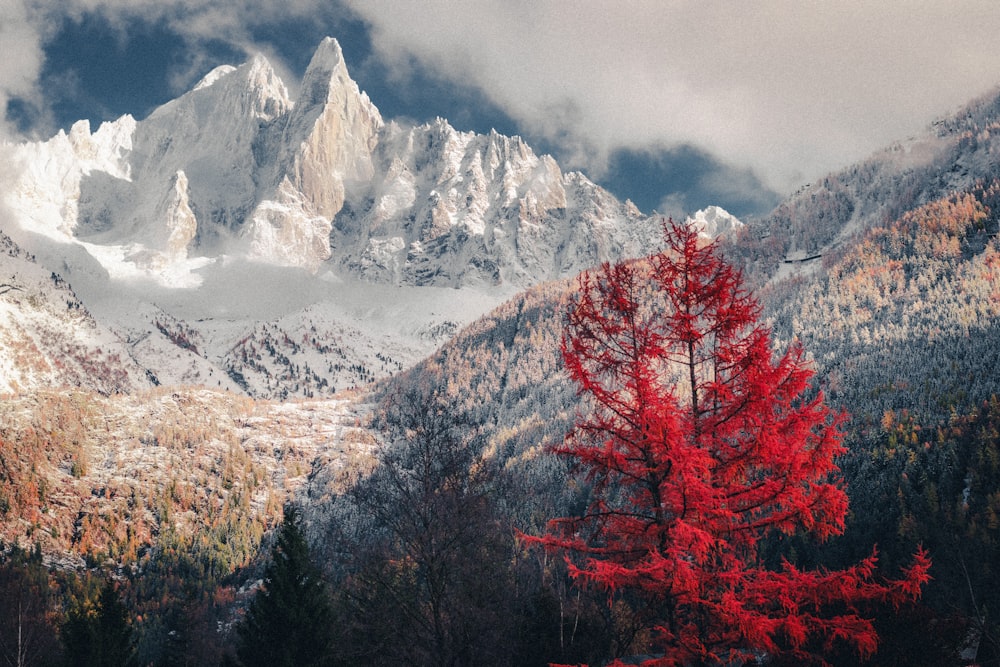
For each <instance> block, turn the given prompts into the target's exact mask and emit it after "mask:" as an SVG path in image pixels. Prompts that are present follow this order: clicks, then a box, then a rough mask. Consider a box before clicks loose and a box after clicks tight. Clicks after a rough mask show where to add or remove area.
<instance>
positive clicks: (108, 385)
mask: <svg viewBox="0 0 1000 667" xmlns="http://www.w3.org/2000/svg"><path fill="white" fill-rule="evenodd" d="M0 276H2V278H0V394H6V393H12V392H17V391H20V390H30V389H32V388H35V387H46V386H60V385H70V386H78V387H84V388H87V389H91V390H93V391H97V392H99V393H102V394H114V393H119V392H129V391H133V390H135V389H139V388H142V387H147V386H149V385H150V380H149V379H148V377H147V376H146V374H145V373H144V372H143V370H142V369H141V368H140V367H139V366H138V365H137V364H136V363H135V362H134V360H133V359H131V357H130V356H129V354H128V350H127V348H126V347H125V346H124V345H123V344H122V342H121V341H120V340H119V339H118V338H117V337H116V336H115V335H114V334H112V333H111V332H110V331H109V330H108V329H107V328H105V327H103V326H101V325H100V324H98V323H97V322H96V321H95V320H94V318H93V317H91V315H90V313H89V312H87V309H86V308H85V307H84V305H83V304H82V303H81V302H80V300H79V299H78V298H77V296H76V294H75V293H74V292H73V290H72V289H71V288H70V286H69V285H68V284H67V283H66V281H65V280H63V278H62V277H61V276H59V275H58V274H57V273H55V272H53V271H49V270H47V269H45V268H43V267H42V266H40V265H39V264H38V263H37V262H36V261H35V260H34V258H33V257H32V256H31V255H29V254H28V253H27V252H25V251H24V250H22V249H21V248H20V247H18V245H17V244H16V243H14V241H13V240H11V239H10V238H9V237H8V236H6V235H5V234H3V233H2V232H0Z"/></svg>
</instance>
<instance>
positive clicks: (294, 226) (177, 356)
mask: <svg viewBox="0 0 1000 667" xmlns="http://www.w3.org/2000/svg"><path fill="white" fill-rule="evenodd" d="M298 89H299V93H298V94H297V96H296V97H295V98H294V99H293V98H292V97H291V96H290V95H289V93H288V88H287V87H286V85H285V84H284V82H283V81H282V80H281V79H280V78H279V77H278V75H277V74H276V73H275V71H274V69H273V68H272V67H271V65H270V63H268V61H267V60H266V59H265V58H264V57H263V56H255V57H254V58H252V59H251V60H250V61H249V62H247V63H244V64H242V65H240V66H239V67H232V66H221V67H218V68H216V69H214V70H212V71H211V72H209V73H208V74H207V75H206V76H205V77H204V78H203V79H202V80H201V81H200V82H199V83H198V84H197V85H196V86H195V87H194V88H193V89H192V90H190V91H189V92H187V93H185V94H184V95H181V96H180V97H178V98H177V99H175V100H172V101H170V102H168V103H166V104H164V105H163V106H161V107H159V108H157V109H156V110H154V111H153V112H152V113H151V114H150V115H149V116H148V117H147V118H145V119H142V120H136V119H135V118H133V117H131V116H127V115H126V116H123V117H121V118H119V119H117V120H115V121H113V122H106V123H103V124H102V125H101V126H100V127H99V128H97V129H96V130H92V128H91V127H90V125H89V123H88V122H87V121H80V122H78V123H76V124H74V125H73V126H72V128H71V129H70V131H69V132H68V133H66V132H60V133H59V134H57V135H56V136H54V137H52V138H51V139H49V140H47V141H40V142H29V143H24V144H19V145H8V146H3V147H0V149H2V150H3V152H4V153H5V154H6V155H7V158H8V162H9V163H10V164H11V165H13V172H14V175H13V177H11V178H9V179H8V180H9V181H10V183H8V184H7V185H6V187H5V188H4V191H3V192H0V195H2V202H0V203H2V206H3V208H4V209H5V210H6V211H7V212H8V213H9V214H10V215H9V216H8V217H9V218H12V219H13V221H15V222H16V224H7V225H5V227H4V229H6V230H7V232H8V233H9V234H10V235H11V236H12V237H14V239H15V240H16V241H17V242H18V243H20V244H21V245H22V246H23V247H24V248H26V249H27V250H28V251H29V252H32V253H34V254H36V255H37V257H38V259H39V263H40V264H41V265H43V266H45V267H46V268H49V269H51V270H52V271H54V272H55V273H56V274H58V275H59V276H60V277H61V279H63V280H66V281H67V282H69V283H70V284H72V286H73V288H74V289H75V290H76V293H77V294H78V295H79V297H80V299H81V301H82V302H83V304H84V305H85V306H86V308H87V309H88V311H89V313H91V314H93V317H95V318H96V319H97V320H98V321H100V322H102V323H105V324H106V325H107V326H108V327H110V329H111V330H113V331H114V332H115V333H116V334H117V336H118V337H119V339H120V340H121V342H122V344H123V345H124V346H125V347H126V349H127V350H128V353H129V355H131V358H133V359H135V360H136V362H137V363H138V364H139V366H141V367H142V368H144V369H146V370H147V371H148V377H149V378H151V379H152V380H153V381H154V382H162V383H168V384H173V383H195V384H198V383H208V384H210V385H212V386H217V387H223V388H230V389H241V390H243V391H246V392H247V393H249V394H251V395H255V396H273V397H281V396H287V395H296V394H297V395H307V396H308V395H314V394H315V393H316V392H317V391H319V392H320V393H324V392H332V391H333V390H334V389H339V388H343V387H349V386H354V385H360V384H364V383H366V382H367V381H369V380H371V379H372V378H373V377H380V376H382V375H384V374H387V373H390V372H393V370H395V369H398V368H400V367H403V366H408V365H410V364H412V363H413V362H415V361H416V360H418V359H419V358H421V357H422V356H424V355H425V354H427V353H428V352H430V351H431V350H432V349H434V347H436V346H437V345H439V344H440V343H441V342H442V341H443V340H444V339H445V337H447V336H448V335H450V333H452V332H454V331H455V330H456V328H457V327H458V326H461V325H463V324H465V323H467V322H469V321H471V319H473V318H475V317H477V316H479V315H481V314H482V313H484V312H485V311H486V310H488V309H490V308H492V307H493V306H495V305H497V304H498V303H500V302H501V301H502V300H503V299H505V298H507V297H509V296H510V295H512V294H513V293H515V292H516V291H518V290H520V289H523V288H525V287H527V286H530V285H533V284H536V283H538V282H542V281H545V280H551V279H556V278H561V277H565V276H569V275H573V274H575V273H577V272H579V271H580V270H582V269H584V268H587V267H589V266H593V265H595V264H598V263H599V262H601V261H604V260H607V259H616V258H620V257H624V256H638V255H643V254H647V253H648V252H650V251H651V250H652V249H654V247H655V245H656V244H657V243H658V242H659V235H660V231H659V223H658V222H657V221H656V220H654V219H652V218H646V217H644V216H643V215H642V214H641V213H640V212H639V211H638V210H637V209H636V208H635V207H634V206H633V205H632V204H631V203H629V202H625V203H622V202H619V201H618V200H617V199H616V198H615V197H614V196H612V195H611V194H610V193H608V192H606V191H605V190H603V189H602V188H600V187H599V186H597V185H595V184H594V183H593V182H592V181H590V180H589V179H588V178H587V177H586V176H584V175H583V174H580V173H575V172H574V173H564V172H562V171H561V170H560V168H559V166H558V165H557V164H556V162H555V161H554V160H553V159H552V158H551V157H549V156H544V155H543V156H538V155H536V154H535V153H534V152H533V151H532V149H531V148H530V147H529V146H528V145H527V144H526V143H525V142H524V141H523V140H522V139H520V138H518V137H506V136H502V135H500V134H497V133H496V132H492V133H490V134H488V135H479V134H475V133H471V132H460V131H458V130H456V129H455V128H453V127H452V126H451V125H450V124H449V123H448V122H447V121H446V120H443V119H438V120H436V121H434V122H431V123H427V124H424V125H419V126H408V125H403V124H401V123H399V122H395V121H386V120H384V119H383V118H382V116H381V114H380V113H379V111H378V109H377V108H376V107H375V105H374V104H373V103H372V102H371V100H369V98H368V96H367V95H366V94H365V93H363V92H362V91H361V90H360V89H359V87H358V85H357V84H356V83H355V82H354V81H353V80H352V79H351V78H350V75H349V74H348V72H347V68H346V66H345V63H344V59H343V55H342V53H341V50H340V46H339V45H338V43H337V42H336V40H334V39H329V38H328V39H326V40H324V41H323V42H322V44H320V46H319V47H318V49H317V50H316V52H315V55H314V56H313V58H312V60H311V62H310V64H309V66H308V68H307V69H306V72H305V74H304V76H303V79H302V82H301V85H300V86H299V87H298ZM456 288H457V291H456ZM307 309H308V310H307ZM331 350H336V351H337V354H336V355H335V356H337V359H336V360H333V361H331V360H329V359H326V358H324V357H325V356H327V353H328V352H329V351H331Z"/></svg>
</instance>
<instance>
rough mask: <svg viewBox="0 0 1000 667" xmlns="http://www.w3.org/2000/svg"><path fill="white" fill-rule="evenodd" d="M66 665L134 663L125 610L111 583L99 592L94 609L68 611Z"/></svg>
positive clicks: (119, 665) (93, 666)
mask: <svg viewBox="0 0 1000 667" xmlns="http://www.w3.org/2000/svg"><path fill="white" fill-rule="evenodd" d="M62 637H63V645H64V646H65V647H66V664H67V665H69V666H70V667H123V666H125V665H132V664H135V646H134V643H133V641H132V627H131V626H130V625H129V620H128V610H127V609H126V608H125V605H124V604H122V601H121V598H119V596H118V591H117V590H116V589H115V585H114V583H113V582H111V581H108V582H107V583H105V585H104V587H103V588H102V589H101V594H100V597H99V598H98V600H97V604H96V607H90V606H89V605H87V604H84V605H82V606H81V607H79V608H77V609H75V610H73V611H71V612H70V614H69V617H68V618H67V619H66V622H65V623H64V624H63V626H62Z"/></svg>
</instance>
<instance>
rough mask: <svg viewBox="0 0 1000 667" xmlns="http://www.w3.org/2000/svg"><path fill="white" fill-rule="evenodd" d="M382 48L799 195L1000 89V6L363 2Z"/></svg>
mask: <svg viewBox="0 0 1000 667" xmlns="http://www.w3.org/2000/svg"><path fill="white" fill-rule="evenodd" d="M350 4H351V6H352V7H353V8H354V10H355V11H356V12H358V14H359V15H361V16H362V17H363V18H364V20H366V21H367V22H368V23H369V24H370V25H371V27H372V31H373V41H374V45H375V48H376V49H377V52H378V53H379V54H380V56H381V57H382V58H383V59H385V60H386V61H387V62H389V63H396V64H397V66H398V67H400V68H405V67H406V64H407V63H408V62H411V61H412V59H416V60H418V61H419V62H421V63H422V64H423V65H425V66H429V67H431V68H433V69H436V70H439V71H440V72H442V73H444V74H445V75H447V76H449V77H452V78H454V79H456V80H459V81H461V82H463V83H466V84H469V85H474V86H477V87H479V88H481V89H482V90H484V91H485V92H486V94H487V95H488V96H489V97H490V98H491V99H492V100H493V101H494V102H495V103H496V104H498V105H499V106H500V107H501V108H503V109H504V110H505V111H506V112H507V113H509V114H510V115H511V116H512V117H513V118H515V119H516V120H517V121H519V122H520V123H522V124H523V125H524V126H525V127H528V128H531V130H532V131H533V132H537V133H540V134H544V135H547V136H566V135H568V136H569V137H572V138H573V139H575V140H576V141H578V142H580V145H581V147H583V148H585V149H588V150H590V151H596V152H597V153H598V154H601V153H603V152H606V151H607V150H609V149H613V148H615V147H619V146H628V147H632V148H641V147H643V146H651V145H657V144H659V145H667V146H670V145H676V144H678V143H692V144H694V145H696V146H699V147H702V148H704V149H706V150H708V151H710V152H712V153H713V154H715V155H716V156H718V157H720V158H721V159H723V160H726V161H729V162H731V163H733V164H735V165H740V166H743V165H746V166H750V167H752V168H754V169H755V170H757V171H758V173H760V174H761V175H762V176H763V177H764V178H765V180H766V182H767V183H768V184H769V185H771V186H772V187H775V188H776V189H778V190H782V191H787V190H789V189H792V188H794V187H796V186H797V185H800V184H801V183H802V182H803V181H804V180H810V179H813V178H815V177H816V176H819V175H822V174H823V173H825V172H826V171H829V170H831V169H834V168H837V167H840V166H844V165H846V164H848V163H850V162H852V161H855V160H857V159H859V158H862V157H865V156H866V155H867V154H869V153H870V152H872V151H873V150H876V149H878V148H879V147H881V146H883V145H885V144H887V143H890V142H892V141H894V140H897V139H903V138H905V137H906V136H908V135H909V134H912V133H914V132H916V131H919V130H920V129H921V128H922V127H923V126H925V125H926V124H927V123H929V122H930V121H931V120H933V119H934V118H935V117H937V116H940V115H943V114H946V113H949V112H951V111H953V110H954V109H956V108H957V107H959V106H961V105H962V104H964V103H965V102H968V101H970V100H971V99H972V98H974V97H976V96H979V95H981V94H984V93H986V92H988V91H990V90H992V89H993V87H995V86H997V85H998V84H1000V48H998V46H997V35H1000V5H998V4H997V3H996V2H995V0H955V1H945V0H924V1H920V0H882V1H881V2H877V3H876V2H870V1H868V0H840V1H838V2H825V3H820V2H801V1H800V0H770V1H756V2H740V1H736V0H706V1H703V2H687V1H683V0H680V1H676V0H634V1H631V2H597V1H593V0H584V1H582V2H581V1H580V0H572V1H551V0H550V1H548V2H537V1H533V0H527V1H511V0H422V1H421V2H398V1H394V0H350Z"/></svg>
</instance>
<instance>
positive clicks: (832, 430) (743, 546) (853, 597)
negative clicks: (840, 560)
mask: <svg viewBox="0 0 1000 667" xmlns="http://www.w3.org/2000/svg"><path fill="white" fill-rule="evenodd" d="M664 233H665V239H666V245H667V247H666V248H665V249H664V251H663V252H661V253H660V254H657V255H655V256H653V257H652V258H650V259H648V260H643V261H636V262H629V263H624V264H618V265H608V264H605V265H604V266H603V267H602V268H601V270H600V271H598V272H596V273H594V274H585V275H583V276H581V278H580V290H579V293H578V296H577V297H576V298H575V300H574V302H573V303H572V304H571V306H570V308H569V312H568V314H567V317H566V328H565V331H564V335H563V348H562V351H563V358H564V361H565V365H566V368H567V369H568V372H569V374H570V376H571V377H572V379H573V380H574V381H575V382H576V383H577V384H578V387H579V392H580V393H581V394H582V395H583V396H584V398H586V399H589V406H588V408H589V409H588V410H587V411H586V412H581V415H580V417H579V419H578V421H577V424H576V427H575V429H574V430H573V431H572V432H571V433H570V434H569V435H568V436H567V439H566V441H565V443H564V445H562V446H561V447H560V448H559V449H558V450H557V451H558V452H559V453H560V454H563V455H565V456H569V457H572V458H573V459H575V461H576V462H577V463H578V465H579V466H580V467H581V468H582V469H583V470H585V471H586V473H587V475H588V478H589V479H590V480H591V481H592V482H593V497H594V498H595V499H594V500H593V501H592V504H591V505H590V507H589V509H588V511H587V512H586V513H585V514H584V516H582V517H576V518H562V519H556V520H554V521H552V522H550V524H549V529H548V534H547V535H545V536H543V537H538V538H529V539H530V540H532V541H534V542H536V543H541V544H543V545H544V546H546V547H547V548H550V549H555V550H561V551H565V552H569V554H568V556H569V555H572V556H575V558H570V560H571V561H572V562H571V563H570V568H571V573H572V575H573V577H574V578H575V579H576V581H577V582H578V583H579V584H584V585H594V586H597V587H599V588H602V589H605V590H607V591H608V592H609V594H610V595H612V596H613V595H615V594H616V593H619V592H621V593H625V594H627V596H628V597H629V598H631V599H634V600H638V601H640V603H639V605H638V606H637V610H638V611H639V613H641V614H643V615H644V620H645V625H646V628H647V639H648V645H647V647H646V650H648V651H650V652H653V653H655V654H656V655H659V656H661V657H657V658H653V659H650V660H647V661H646V662H645V663H643V664H644V665H690V664H696V663H707V664H712V663H716V662H718V663H724V664H725V663H727V662H728V661H731V660H738V659H741V658H742V659H747V658H751V657H753V656H759V655H760V654H761V653H766V654H771V655H775V654H779V653H785V654H791V655H793V656H795V657H797V658H798V659H801V660H803V661H805V660H807V659H815V660H816V661H818V662H821V663H822V662H823V661H822V659H821V658H818V657H816V656H813V655H812V654H810V653H809V652H808V651H807V650H806V647H807V646H809V645H811V646H815V645H817V642H818V643H819V645H820V646H823V645H826V646H829V645H830V644H831V643H832V642H834V641H840V640H842V641H845V642H849V643H851V644H853V646H854V647H855V648H856V650H857V651H858V653H859V654H860V655H862V656H868V655H871V654H872V653H874V651H875V649H876V645H877V635H876V633H875V631H874V629H873V627H872V624H871V623H870V622H869V621H868V620H867V619H865V618H864V617H863V616H862V615H861V614H860V613H859V612H858V611H857V608H856V605H857V604H859V603H862V602H867V601H873V600H875V601H888V602H891V603H893V604H900V603H902V602H903V601H905V600H908V599H911V598H914V597H916V596H917V595H919V592H920V587H921V585H922V584H923V583H924V582H926V581H927V579H928V576H927V569H928V567H929V565H930V563H929V561H928V559H927V557H926V555H925V554H924V553H923V552H922V551H921V552H918V554H917V555H916V558H915V562H914V564H913V565H912V566H911V568H909V570H907V572H906V573H905V575H904V577H903V578H902V579H901V580H899V581H892V582H884V581H877V580H876V579H875V577H874V575H875V565H876V562H875V561H876V558H875V555H874V554H873V555H872V556H871V557H870V558H868V559H865V560H864V561H862V562H860V563H859V564H857V565H856V566H854V567H852V568H849V569H846V570H841V571H815V572H809V571H801V570H799V569H796V568H794V567H793V566H791V565H790V564H788V563H785V564H784V565H783V567H782V568H781V569H779V570H774V569H768V568H766V567H764V565H763V564H762V563H761V560H760V557H759V554H758V544H759V542H760V540H761V539H762V538H763V537H765V536H766V535H768V534H769V533H771V532H772V531H780V532H783V533H792V532H795V531H807V532H809V533H812V534H813V535H814V536H816V537H817V538H819V539H821V540H822V539H826V538H828V537H830V536H832V535H837V534H839V533H841V532H842V531H843V528H844V516H845V514H846V511H847V496H846V494H845V493H844V491H843V489H842V488H841V485H840V482H839V478H838V477H837V473H838V472H839V470H838V468H837V466H836V464H835V463H834V457H836V456H837V455H838V454H840V453H841V452H843V451H844V449H843V447H842V445H841V439H842V433H841V422H842V417H840V416H837V415H834V414H833V413H832V412H831V410H830V409H829V408H828V407H827V406H826V405H825V404H824V402H823V397H822V395H821V394H820V395H814V394H813V393H812V391H811V389H810V385H809V380H810V378H811V376H812V372H811V371H810V370H809V369H808V367H807V364H806V362H805V359H804V358H803V353H802V350H801V349H800V348H799V347H797V346H793V347H792V348H791V349H789V350H788V351H787V352H785V353H784V354H783V355H781V356H780V357H777V358H775V356H774V354H773V353H772V347H771V341H770V331H769V330H768V329H767V328H766V327H764V326H763V325H761V324H760V323H759V322H758V316H759V307H758V305H757V302H756V300H755V299H754V298H753V297H752V296H751V295H750V294H749V293H748V292H747V291H745V290H744V288H743V287H742V278H741V275H740V274H739V273H738V272H737V271H735V270H734V269H732V268H731V267H730V266H729V265H727V264H726V263H725V262H724V261H723V260H722V259H721V258H720V257H719V256H718V255H717V252H716V248H715V246H714V245H707V244H705V243H704V242H703V241H701V240H700V239H699V238H698V235H697V234H696V233H695V232H694V231H692V230H691V229H689V228H688V227H687V226H686V225H680V224H677V223H673V222H670V223H667V224H666V225H665V226H664ZM810 395H812V396H813V397H812V398H810ZM834 610H836V611H834Z"/></svg>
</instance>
